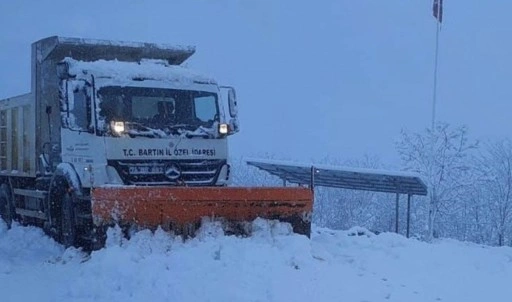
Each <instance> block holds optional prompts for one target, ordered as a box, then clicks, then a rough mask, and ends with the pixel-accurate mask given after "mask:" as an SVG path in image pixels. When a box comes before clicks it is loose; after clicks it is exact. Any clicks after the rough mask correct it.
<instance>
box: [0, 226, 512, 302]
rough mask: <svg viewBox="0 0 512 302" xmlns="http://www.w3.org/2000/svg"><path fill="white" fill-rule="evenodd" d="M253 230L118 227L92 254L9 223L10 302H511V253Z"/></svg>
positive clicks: (3, 256)
mask: <svg viewBox="0 0 512 302" xmlns="http://www.w3.org/2000/svg"><path fill="white" fill-rule="evenodd" d="M253 227H254V228H255V229H256V231H255V233H254V235H253V236H252V237H249V238H241V237H235V236H224V235H223V233H222V230H221V229H220V228H219V227H218V225H216V224H215V223H210V224H207V225H206V227H204V228H203V229H202V230H200V232H199V234H198V236H197V237H196V238H194V239H191V240H187V241H185V242H184V241H183V240H181V238H180V237H174V236H172V235H170V234H169V233H166V232H163V231H156V232H155V233H151V232H150V231H147V230H146V231H141V232H138V233H136V234H135V235H134V236H133V237H132V239H130V240H126V239H123V238H122V237H121V236H120V231H119V230H118V229H110V230H109V232H108V240H107V246H106V247H105V248H103V249H101V250H99V251H96V252H93V253H92V254H91V255H90V256H88V255H87V254H85V253H83V252H81V251H80V250H77V249H74V248H69V249H64V248H63V247H62V246H60V245H59V244H57V243H55V242H54V241H53V240H52V239H50V238H48V237H47V236H45V235H44V234H43V233H42V231H41V230H39V229H37V228H34V227H22V226H19V225H15V226H14V227H13V228H12V229H10V230H7V227H6V225H5V224H4V223H3V222H0V289H1V290H0V292H1V297H2V298H1V301H38V302H45V301H52V302H55V301H109V302H111V301H123V302H126V301H308V302H312V301H466V302H467V301H511V300H510V299H511V297H512V287H511V286H510V281H511V280H512V248H510V247H502V248H496V247H487V246H480V245H475V244H471V243H464V242H458V241H453V240H439V241H436V242H434V243H425V242H421V241H417V240H415V239H406V238H404V237H403V236H400V235H396V234H392V233H383V234H380V235H374V234H372V233H370V232H368V231H367V230H364V229H360V228H354V229H352V230H349V231H333V230H329V229H324V228H319V227H314V229H313V234H312V238H311V240H309V239H308V238H306V237H304V236H299V235H296V234H291V233H290V231H289V227H288V225H286V224H279V223H272V222H268V221H265V220H256V221H255V222H254V223H253ZM356 234H359V235H356Z"/></svg>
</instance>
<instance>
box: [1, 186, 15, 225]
mask: <svg viewBox="0 0 512 302" xmlns="http://www.w3.org/2000/svg"><path fill="white" fill-rule="evenodd" d="M15 215H16V213H15V211H14V203H13V199H12V194H11V190H10V188H9V185H7V184H5V183H4V184H2V185H0V216H1V218H2V219H3V220H4V221H5V223H6V224H7V227H8V228H11V225H12V222H13V220H14V219H15Z"/></svg>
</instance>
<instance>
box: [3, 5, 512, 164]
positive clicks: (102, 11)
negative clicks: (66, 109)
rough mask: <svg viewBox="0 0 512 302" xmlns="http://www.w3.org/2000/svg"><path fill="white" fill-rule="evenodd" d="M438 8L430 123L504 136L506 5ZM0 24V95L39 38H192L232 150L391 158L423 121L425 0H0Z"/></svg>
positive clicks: (426, 120) (429, 71) (426, 106)
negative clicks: (230, 109) (223, 103)
mask: <svg viewBox="0 0 512 302" xmlns="http://www.w3.org/2000/svg"><path fill="white" fill-rule="evenodd" d="M444 3H445V7H444V20H443V28H442V31H441V37H440V58H439V91H438V92H439V93H438V106H437V108H438V111H437V119H438V120H442V121H446V122H449V123H451V124H454V125H461V124H465V125H467V126H468V127H469V131H470V134H471V135H473V137H474V138H480V139H487V138H502V137H509V136H510V134H509V133H510V129H511V118H510V116H511V112H512V102H511V100H512V91H511V89H510V81H511V79H512V66H511V65H512V60H511V58H510V57H511V56H512V42H511V41H510V37H511V36H512V18H511V17H510V12H511V11H512V2H510V1H481V0H479V1H477V0H445V1H444ZM0 27H1V30H0V83H1V84H0V88H1V89H0V98H5V97H9V96H13V95H17V94H22V93H26V92H28V91H29V89H30V44H31V43H32V42H33V41H35V40H38V39H41V38H44V37H47V36H52V35H61V36H72V37H84V38H98V39H113V40H126V41H144V42H157V43H167V44H181V45H183V44H185V45H195V46H196V47H197V52H196V54H195V56H194V57H193V58H192V59H191V60H190V61H189V63H188V66H189V67H190V68H193V69H196V70H199V71H203V72H205V73H207V74H209V75H212V76H214V77H216V78H217V79H218V81H219V82H220V83H221V84H225V85H233V86H235V87H236V88H237V92H238V96H239V104H240V106H241V108H240V118H241V129H242V131H241V133H239V134H238V135H236V136H235V137H233V139H232V140H231V148H232V151H231V153H232V154H234V155H237V156H239V155H241V156H255V155H258V154H261V153H269V154H275V155H276V156H277V157H280V158H285V159H286V158H288V159H297V160H311V159H315V160H320V159H322V158H324V157H326V156H330V157H336V158H339V159H349V158H358V157H361V156H362V155H363V154H365V153H368V154H373V155H378V156H379V157H380V158H381V160H382V161H383V162H384V163H386V164H388V165H397V164H398V156H397V154H396V151H395V147H394V143H395V141H396V140H397V139H398V138H399V134H400V130H401V129H403V128H405V129H409V130H412V131H419V130H422V129H425V128H427V127H429V126H430V122H431V114H432V112H431V110H432V109H431V108H432V86H433V67H434V47H435V29H436V23H435V19H434V18H433V17H432V1H431V0H395V1H393V0H392V1H382V0H373V1H370V0H323V1H298V0H297V1H284V0H283V1H275V0H254V1H249V0H238V1H206V0H196V1H190V0H183V1H166V0H165V1H164V0H161V1H142V0H140V1H135V0H131V1H130V0H118V1H106V0H88V1H64V0H39V1H33V0H2V1H0Z"/></svg>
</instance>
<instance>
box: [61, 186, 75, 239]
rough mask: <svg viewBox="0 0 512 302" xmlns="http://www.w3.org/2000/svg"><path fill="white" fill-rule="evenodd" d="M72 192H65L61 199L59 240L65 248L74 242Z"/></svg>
mask: <svg viewBox="0 0 512 302" xmlns="http://www.w3.org/2000/svg"><path fill="white" fill-rule="evenodd" d="M74 199H75V198H74V194H73V193H72V192H65V193H64V194H63V195H62V199H61V214H60V242H61V244H62V245H64V246H65V247H66V248H67V247H70V246H74V245H75V244H76V221H75V207H74Z"/></svg>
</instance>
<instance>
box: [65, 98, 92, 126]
mask: <svg viewBox="0 0 512 302" xmlns="http://www.w3.org/2000/svg"><path fill="white" fill-rule="evenodd" d="M69 127H70V128H71V129H72V130H82V131H88V130H89V114H88V110H87V95H86V94H85V91H84V89H75V90H74V91H73V106H70V110H69Z"/></svg>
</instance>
